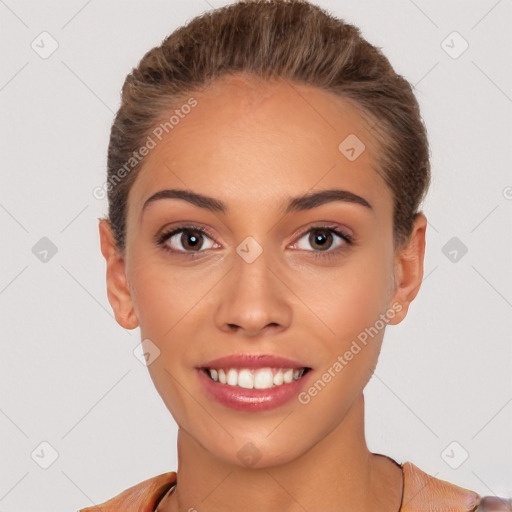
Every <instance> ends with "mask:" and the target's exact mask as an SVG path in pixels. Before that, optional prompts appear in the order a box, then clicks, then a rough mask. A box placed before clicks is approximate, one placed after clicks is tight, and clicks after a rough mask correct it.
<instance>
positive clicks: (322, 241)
mask: <svg viewBox="0 0 512 512" xmlns="http://www.w3.org/2000/svg"><path fill="white" fill-rule="evenodd" d="M318 232H319V233H321V234H319V235H318V234H316V235H314V236H313V241H314V243H315V244H319V245H320V247H321V248H323V249H325V247H326V239H327V236H326V234H325V233H327V232H326V231H325V230H323V231H321V230H317V233H318ZM327 245H329V244H327Z"/></svg>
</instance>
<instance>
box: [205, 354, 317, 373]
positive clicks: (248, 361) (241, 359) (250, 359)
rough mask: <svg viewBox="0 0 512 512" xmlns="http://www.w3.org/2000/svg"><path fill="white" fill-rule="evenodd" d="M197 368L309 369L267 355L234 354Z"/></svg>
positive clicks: (289, 360) (299, 364) (281, 358)
mask: <svg viewBox="0 0 512 512" xmlns="http://www.w3.org/2000/svg"><path fill="white" fill-rule="evenodd" d="M197 368H294V369H300V368H308V366H307V365H305V364H302V363H298V362H297V361H293V360H292V359H287V358H285V357H278V356H272V355H266V354H238V355H237V354H233V355H230V356H226V357H220V358H218V359H214V360H213V361H209V362H208V363H204V364H202V365H200V366H198V367H197Z"/></svg>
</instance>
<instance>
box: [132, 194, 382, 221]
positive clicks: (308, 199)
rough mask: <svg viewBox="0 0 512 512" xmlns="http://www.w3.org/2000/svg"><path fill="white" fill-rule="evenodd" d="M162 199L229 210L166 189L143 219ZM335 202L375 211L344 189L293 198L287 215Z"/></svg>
mask: <svg viewBox="0 0 512 512" xmlns="http://www.w3.org/2000/svg"><path fill="white" fill-rule="evenodd" d="M160 199H182V200H184V201H187V202H189V203H191V204H193V205H195V206H198V207H199V208H204V209H206V210H209V211H211V212H220V213H227V211H228V210H229V208H228V206H227V205H226V204H225V203H223V202H222V201H220V200H219V199H215V198H213V197H209V196H205V195H203V194H198V193H197V192H190V191H189V190H182V189H165V190H159V191H158V192H156V193H155V194H153V195H152V196H150V197H149V198H148V199H146V201H145V202H144V205H143V206H142V211H141V217H142V214H143V213H144V210H145V209H146V208H147V206H148V205H149V204H151V203H153V202H155V201H157V200H160ZM334 201H343V202H346V203H353V204H360V205H362V206H364V207H365V208H368V209H370V210H372V209H373V206H372V205H371V204H370V203H369V202H368V201H367V200H366V199H364V198H363V197H361V196H358V195H357V194H354V193H353V192H350V191H348V190H342V189H328V190H320V191H319V192H311V193H308V194H304V195H301V196H298V197H293V198H291V199H290V200H289V201H288V203H287V205H286V209H285V213H286V214H288V213H291V212H297V211H303V210H311V209H313V208H316V207H318V206H321V205H323V204H326V203H331V202H334Z"/></svg>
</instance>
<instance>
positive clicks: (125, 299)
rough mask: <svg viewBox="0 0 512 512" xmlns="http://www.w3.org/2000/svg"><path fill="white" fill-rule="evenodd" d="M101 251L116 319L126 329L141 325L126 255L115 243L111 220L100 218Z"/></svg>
mask: <svg viewBox="0 0 512 512" xmlns="http://www.w3.org/2000/svg"><path fill="white" fill-rule="evenodd" d="M99 221H100V222H99V226H98V227H99V232H100V244H101V253H102V254H103V256H104V258H105V260H106V262H107V296H108V301H109V303H110V306H111V307H112V310H113V311H114V315H115V318H116V321H117V323H118V324H119V325H121V326H122V327H124V328H125V329H135V328H136V327H138V325H139V321H138V319H137V316H136V315H135V311H134V308H133V303H132V298H131V295H130V291H129V288H128V282H127V279H126V273H125V262H124V257H123V256H122V255H121V254H120V251H119V248H118V247H117V245H116V243H115V238H114V234H113V233H112V228H111V226H110V222H109V221H108V220H107V219H99Z"/></svg>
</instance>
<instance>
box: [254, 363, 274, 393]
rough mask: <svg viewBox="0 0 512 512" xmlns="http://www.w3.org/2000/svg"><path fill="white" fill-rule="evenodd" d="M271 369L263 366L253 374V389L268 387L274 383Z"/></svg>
mask: <svg viewBox="0 0 512 512" xmlns="http://www.w3.org/2000/svg"><path fill="white" fill-rule="evenodd" d="M273 380H274V379H273V376H272V370H271V369H270V368H263V369H262V370H258V371H257V372H256V375H255V376H254V389H268V388H271V387H272V385H273V384H274V382H273Z"/></svg>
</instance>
